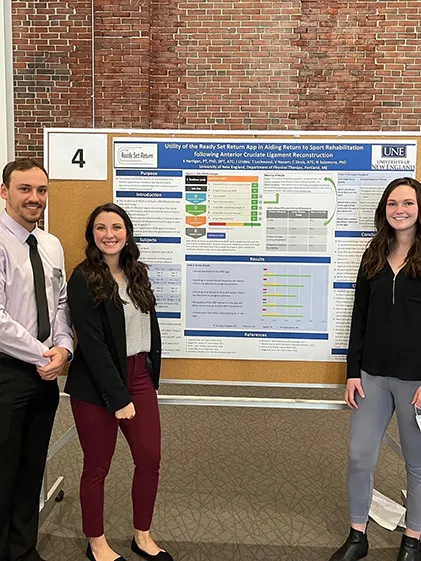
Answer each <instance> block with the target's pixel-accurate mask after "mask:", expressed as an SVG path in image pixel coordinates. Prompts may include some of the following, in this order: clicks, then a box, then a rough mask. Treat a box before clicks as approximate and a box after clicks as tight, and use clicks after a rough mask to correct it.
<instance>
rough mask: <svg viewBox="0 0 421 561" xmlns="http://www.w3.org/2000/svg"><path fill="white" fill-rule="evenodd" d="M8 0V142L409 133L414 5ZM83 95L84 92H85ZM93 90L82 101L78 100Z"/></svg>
mask: <svg viewBox="0 0 421 561" xmlns="http://www.w3.org/2000/svg"><path fill="white" fill-rule="evenodd" d="M94 6H95V9H94V11H95V14H94V37H95V41H94V45H93V46H94V51H95V57H94V63H95V64H94V74H95V80H94V84H93V82H92V70H93V66H92V56H91V55H92V42H91V37H92V14H91V2H90V0H89V1H87V0H74V1H73V2H70V1H69V2H64V1H62V0H45V1H42V0H37V1H33V0H32V1H27V0H13V1H12V7H13V37H14V44H15V51H14V61H15V72H16V74H15V85H16V104H15V109H16V141H17V153H18V154H19V155H33V156H41V154H42V128H43V127H51V126H63V127H67V126H71V127H84V126H92V124H93V118H94V123H95V126H97V127H124V128H149V127H151V128H163V127H165V128H201V129H248V128H251V129H271V130H277V129H278V130H297V129H303V130H317V129H320V130H420V113H421V109H420V100H421V94H419V93H418V89H419V86H420V83H421V42H420V39H421V27H420V26H419V22H420V20H421V2H420V1H419V0H396V1H390V2H389V1H383V0H301V1H298V0H290V1H283V0H279V1H277V2H275V1H265V0H236V1H234V0H231V1H228V0H213V1H209V0H206V1H195V2H193V0H184V1H182V0H180V1H176V0H122V1H119V0H114V1H113V0H94ZM93 86H94V87H93ZM93 90H94V97H93V98H92V92H93Z"/></svg>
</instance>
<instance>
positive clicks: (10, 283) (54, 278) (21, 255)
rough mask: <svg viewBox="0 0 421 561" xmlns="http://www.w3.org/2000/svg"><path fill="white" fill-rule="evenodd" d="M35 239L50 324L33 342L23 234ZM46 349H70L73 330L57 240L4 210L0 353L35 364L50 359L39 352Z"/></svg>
mask: <svg viewBox="0 0 421 561" xmlns="http://www.w3.org/2000/svg"><path fill="white" fill-rule="evenodd" d="M30 233H31V234H33V235H34V236H35V237H36V238H37V240H38V251H39V254H40V256H41V260H42V264H43V268H44V274H45V288H46V293H47V302H48V311H49V317H50V324H51V334H50V337H49V338H48V339H47V340H46V341H45V342H44V343H41V341H38V340H37V331H38V326H37V305H36V300H35V289H34V277H33V272H32V267H31V262H30V259H29V245H28V244H27V243H26V240H27V238H28V236H29V235H30ZM50 347H64V348H66V349H67V350H69V351H70V352H73V334H72V328H71V319H70V312H69V307H68V305H67V293H66V273H65V270H64V255H63V248H62V246H61V243H60V241H59V240H58V239H57V238H56V237H55V236H53V235H52V234H49V233H47V232H44V230H41V229H40V228H38V227H35V228H34V230H33V231H32V232H28V230H26V229H25V228H24V227H23V226H21V225H20V224H18V223H17V222H16V221H15V220H13V218H11V217H10V216H9V215H8V214H7V212H3V214H1V215H0V352H2V353H5V354H7V355H10V356H12V357H15V358H18V359H20V360H23V361H24V362H28V363H30V364H35V365H37V366H46V365H47V364H49V362H50V359H49V358H45V357H43V356H42V353H43V352H45V351H46V350H48V349H49V348H50Z"/></svg>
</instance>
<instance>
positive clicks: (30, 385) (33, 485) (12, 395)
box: [0, 353, 59, 561]
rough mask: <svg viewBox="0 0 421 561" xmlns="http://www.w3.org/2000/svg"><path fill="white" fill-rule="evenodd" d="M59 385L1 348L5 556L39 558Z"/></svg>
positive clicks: (0, 553) (6, 559)
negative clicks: (41, 508) (41, 501)
mask: <svg viewBox="0 0 421 561" xmlns="http://www.w3.org/2000/svg"><path fill="white" fill-rule="evenodd" d="M58 402H59V391H58V386H57V382H56V381H54V382H46V381H43V380H42V379H41V378H40V376H39V374H38V373H37V371H36V368H35V366H33V365H31V364H27V363H25V362H22V361H20V360H17V359H14V358H11V357H8V356H7V355H4V354H1V353H0V561H39V560H40V557H39V555H38V552H37V551H36V544H37V534H38V517H39V498H40V492H41V486H42V479H43V474H44V468H45V462H46V458H47V452H48V445H49V441H50V436H51V431H52V427H53V423H54V417H55V414H56V410H57V406H58Z"/></svg>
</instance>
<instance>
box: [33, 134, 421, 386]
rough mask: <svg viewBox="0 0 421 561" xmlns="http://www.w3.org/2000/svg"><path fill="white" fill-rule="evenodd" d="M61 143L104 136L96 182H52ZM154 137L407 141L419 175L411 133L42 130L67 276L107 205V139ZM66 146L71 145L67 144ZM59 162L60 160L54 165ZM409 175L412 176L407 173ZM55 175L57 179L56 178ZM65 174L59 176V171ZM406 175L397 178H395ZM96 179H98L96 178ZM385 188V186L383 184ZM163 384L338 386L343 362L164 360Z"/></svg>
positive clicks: (52, 220)
mask: <svg viewBox="0 0 421 561" xmlns="http://www.w3.org/2000/svg"><path fill="white" fill-rule="evenodd" d="M57 134H59V135H61V137H62V138H63V137H64V136H65V137H66V138H67V139H70V138H72V135H81V134H83V135H87V136H89V135H91V134H96V135H98V134H102V135H105V136H106V154H104V157H103V160H104V165H103V168H104V169H102V175H101V174H100V175H101V177H102V178H101V179H94V180H93V179H71V178H70V179H66V178H64V177H63V178H62V179H56V178H55V177H57V173H56V172H54V173H51V169H52V164H55V169H57V168H58V167H59V166H60V162H54V158H57V148H55V146H54V143H55V138H56V136H55V135H57ZM125 137H127V138H130V139H136V140H137V139H139V140H141V139H142V138H149V139H150V138H151V137H152V138H154V139H155V138H156V139H157V142H159V141H164V140H168V139H173V140H174V141H176V140H177V141H182V139H194V138H197V139H209V140H212V139H213V138H215V139H224V140H226V141H229V139H231V138H234V137H235V139H236V140H239V139H245V140H248V139H249V140H256V139H258V140H261V141H262V142H267V141H275V140H276V139H278V140H279V139H282V140H283V141H287V140H291V141H297V139H299V140H302V141H310V140H312V141H316V139H317V141H321V140H326V141H329V142H337V141H338V140H339V139H342V140H344V139H346V140H347V141H349V142H357V141H362V142H367V141H368V140H371V141H376V142H379V143H380V144H381V143H382V142H383V143H387V144H388V145H393V143H398V142H401V143H402V142H403V141H408V142H409V141H412V143H415V144H416V154H415V156H414V158H413V159H414V161H415V160H416V170H417V171H416V174H417V175H418V173H419V167H420V165H419V164H420V156H421V146H420V141H419V136H418V135H417V134H416V133H389V134H386V133H372V132H363V133H357V132H355V133H348V132H347V133H345V132H344V133H341V132H332V133H329V132H323V131H320V132H311V133H310V132H294V133H281V132H279V133H274V132H270V133H269V132H268V131H236V132H235V133H234V132H233V131H214V132H213V131H180V130H178V131H161V130H130V131H129V130H105V129H104V130H98V129H46V130H45V134H44V143H45V144H44V145H45V165H46V167H47V169H49V171H50V176H51V177H50V191H49V204H48V215H47V219H46V224H47V228H48V230H49V231H50V232H51V233H53V234H54V235H56V236H57V237H58V238H59V239H60V241H61V243H62V245H63V248H64V252H65V258H66V268H67V275H68V276H69V275H70V273H71V271H72V270H73V268H74V267H75V266H76V265H77V264H78V263H79V262H80V261H81V260H82V259H83V258H84V231H85V225H86V220H87V217H88V215H89V214H90V213H91V211H92V210H93V209H94V208H95V207H96V206H98V205H100V204H103V203H106V202H110V201H112V200H113V158H114V155H113V139H114V138H119V139H122V138H125ZM70 144H71V143H70ZM73 148H74V147H71V148H70V149H69V150H70V151H69V153H68V154H64V155H63V154H60V158H67V159H69V160H71V159H72V158H75V156H76V158H78V157H79V156H80V155H79V156H78V155H77V154H76V153H75V151H74V150H73ZM60 161H61V160H60ZM413 174H414V172H413ZM58 175H60V174H58ZM64 175H65V172H64ZM403 175H407V174H405V173H402V174H401V176H403ZM97 177H99V175H98V174H97ZM384 186H386V185H384ZM162 378H163V379H172V380H189V381H195V380H201V381H219V382H251V383H256V384H259V383H282V384H342V383H344V381H345V363H344V362H343V361H321V360H315V361H312V360H303V361H300V360H241V359H235V360H230V359H212V358H206V359H200V358H166V359H164V361H163V370H162Z"/></svg>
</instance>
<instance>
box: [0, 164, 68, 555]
mask: <svg viewBox="0 0 421 561" xmlns="http://www.w3.org/2000/svg"><path fill="white" fill-rule="evenodd" d="M0 194H1V198H2V199H4V200H5V201H6V210H5V212H3V214H1V215H0V561H40V560H41V558H40V556H39V554H38V552H37V550H36V543H37V533H38V512H39V496H40V490H41V484H42V478H43V472H44V468H45V462H46V457H47V451H48V444H49V440H50V436H51V430H52V427H53V422H54V416H55V413H56V409H57V405H58V401H59V391H58V386H57V382H56V378H57V376H59V374H60V373H61V372H62V370H63V367H64V364H65V363H66V362H67V361H68V360H70V359H71V357H72V351H73V340H72V331H71V322H70V314H69V310H68V306H67V296H66V280H65V271H64V257H63V248H62V247H61V244H60V242H59V240H58V239H57V238H56V237H55V236H53V235H51V234H48V233H47V232H44V231H43V230H41V229H39V228H38V227H37V222H38V220H39V219H40V217H41V215H42V212H43V210H44V209H45V205H46V202H47V194H48V177H47V173H46V171H45V170H44V169H43V167H42V166H41V165H40V164H38V163H37V162H36V161H35V160H31V159H21V160H16V161H14V162H10V163H9V164H7V165H6V167H5V168H4V170H3V183H2V184H1V191H0ZM34 238H35V240H34ZM33 254H35V257H34V256H33ZM40 258H41V259H40ZM36 260H37V262H38V269H37V272H36V265H34V264H33V261H36ZM41 264H42V266H41ZM40 278H41V284H42V289H41V290H40V288H39V287H40ZM44 284H45V288H44V286H43V285H44ZM42 302H43V304H42ZM41 307H42V308H43V311H42V310H41ZM41 316H42V318H41ZM40 318H41V319H40ZM42 321H43V322H44V327H43V328H40V323H41V322H42ZM45 324H46V325H47V327H46V328H45ZM41 333H42V335H41Z"/></svg>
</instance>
